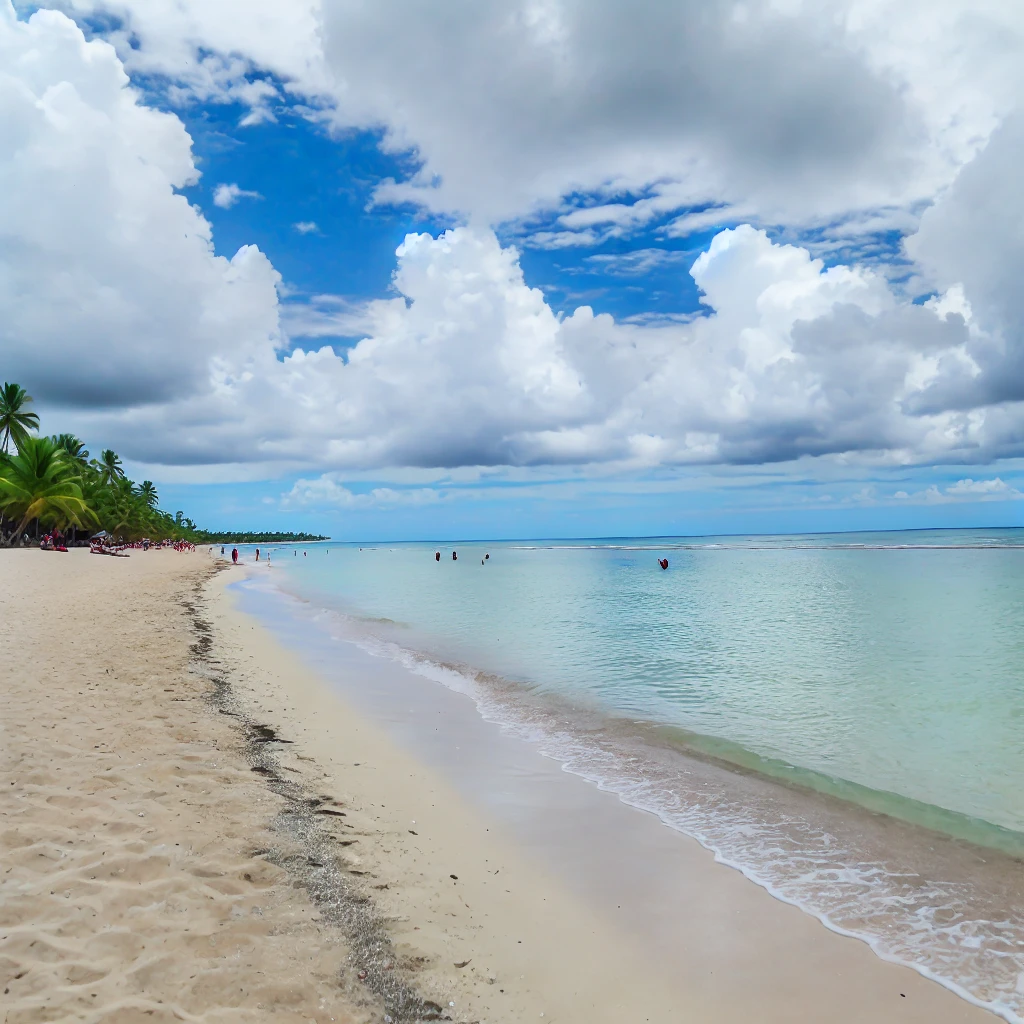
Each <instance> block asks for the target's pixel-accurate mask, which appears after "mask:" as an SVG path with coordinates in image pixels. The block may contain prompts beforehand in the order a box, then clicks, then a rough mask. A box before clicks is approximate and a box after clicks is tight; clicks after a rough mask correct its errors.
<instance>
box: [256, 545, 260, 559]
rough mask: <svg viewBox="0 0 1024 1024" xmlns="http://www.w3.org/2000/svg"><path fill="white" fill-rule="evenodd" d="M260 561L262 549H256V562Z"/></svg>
mask: <svg viewBox="0 0 1024 1024" xmlns="http://www.w3.org/2000/svg"><path fill="white" fill-rule="evenodd" d="M259 560H260V549H259V548H257V549H256V561H257V562H258V561H259Z"/></svg>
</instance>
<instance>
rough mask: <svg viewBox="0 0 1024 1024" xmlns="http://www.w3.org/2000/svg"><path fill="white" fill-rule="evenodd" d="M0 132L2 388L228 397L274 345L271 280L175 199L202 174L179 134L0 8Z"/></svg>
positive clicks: (116, 68)
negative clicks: (224, 250)
mask: <svg viewBox="0 0 1024 1024" xmlns="http://www.w3.org/2000/svg"><path fill="white" fill-rule="evenodd" d="M0 123H2V124H3V125H4V130H3V131H2V132H0V224H2V225H3V227H2V229H0V230H2V232H3V245H2V246H0V355H2V361H3V367H4V374H5V375H6V377H7V379H13V380H19V381H21V382H22V383H24V385H25V386H27V387H28V388H29V389H30V391H31V392H32V393H33V394H34V395H35V396H36V398H37V399H39V400H41V401H43V402H50V403H67V404H71V405H78V406H94V405H101V406H102V405H116V406H118V407H123V406H125V405H129V406H131V405H142V404H145V403H152V402H166V401H171V400H174V399H177V398H182V397H185V396H189V397H193V396H197V395H202V394H207V395H208V394H212V393H214V392H215V391H216V390H217V388H218V387H228V386H230V383H231V375H232V374H234V373H242V372H244V368H245V365H246V362H247V360H248V359H249V357H250V354H251V352H252V351H254V350H256V349H259V348H261V347H262V348H265V349H266V350H267V351H270V352H272V351H273V348H274V346H275V345H277V344H279V343H280V338H279V329H278V311H277V295H276V291H275V285H276V282H277V280H278V276H277V273H276V272H275V271H274V269H273V267H272V266H271V265H270V263H269V262H268V260H267V259H266V258H265V257H264V256H263V254H262V253H261V252H260V251H259V250H258V249H256V248H255V247H253V246H245V247H243V248H242V249H240V250H239V251H238V253H236V255H235V256H234V257H233V258H232V259H225V258H223V257H218V256H215V255H214V252H213V246H212V242H211V232H210V225H209V223H208V222H207V221H206V220H205V219H204V218H203V216H202V214H201V213H200V212H199V211H198V210H197V209H195V208H194V207H192V206H190V205H189V203H188V202H187V200H186V199H185V198H184V197H183V196H181V195H179V194H178V193H177V192H176V189H179V188H181V187H182V186H184V185H186V184H190V183H192V182H194V181H195V180H196V179H197V177H198V173H197V170H196V167H195V165H194V163H193V160H192V152H191V139H190V138H189V136H188V134H187V133H186V132H185V130H184V128H183V126H182V124H181V122H180V121H179V120H178V119H177V118H176V117H174V116H173V115H170V114H167V113H163V112H160V111H158V110H155V109H153V108H152V107H148V106H146V105H145V104H144V103H142V102H141V99H140V96H139V94H138V93H137V92H136V91H135V90H134V89H132V88H131V87H130V85H129V82H128V78H127V76H126V75H125V73H124V70H123V68H122V65H121V62H120V61H119V60H118V58H117V55H116V54H115V52H114V50H113V49H112V48H111V47H110V46H109V45H108V44H107V43H105V42H101V41H92V42H87V41H86V40H85V39H84V38H83V36H82V33H81V32H80V31H79V29H78V28H77V27H76V26H75V25H74V24H73V23H72V22H71V21H69V20H68V19H66V18H65V17H64V16H63V15H61V14H58V13H56V12H53V11H40V12H38V13H36V14H34V15H33V16H32V17H31V18H30V19H29V20H28V21H19V20H18V19H17V17H16V16H15V13H14V11H13V9H12V7H11V5H10V3H9V0H0ZM211 357H212V358H211ZM229 365H230V367H231V370H230V371H228V370H227V367H228V366H229Z"/></svg>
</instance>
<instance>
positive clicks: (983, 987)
mask: <svg viewBox="0 0 1024 1024" xmlns="http://www.w3.org/2000/svg"><path fill="white" fill-rule="evenodd" d="M301 607H302V606H298V605H296V606H295V608H296V609H297V610H300V612H301ZM304 614H305V617H307V618H316V619H317V620H319V624H320V625H321V626H326V627H327V628H328V630H329V632H330V634H331V635H333V636H334V637H335V638H336V639H338V640H343V641H346V642H352V643H355V644H357V645H358V646H359V647H360V648H361V649H363V650H364V651H367V652H368V653H370V654H372V655H374V656H377V657H382V658H388V659H390V660H393V661H397V662H398V663H400V664H402V665H403V666H404V667H405V668H407V669H408V670H409V671H411V672H413V673H415V674H417V675H419V676H421V677H424V678H426V679H429V680H431V681H433V682H435V683H439V684H441V685H443V686H445V687H447V688H448V689H450V690H453V691H455V692H458V693H461V694H463V695H465V696H467V697H469V698H471V699H472V700H473V701H474V702H475V704H476V707H477V709H478V711H479V713H480V714H481V715H482V716H483V718H484V719H485V720H487V721H490V722H492V723H494V724H496V725H497V726H498V727H500V728H501V729H502V730H503V731H505V732H506V733H508V734H510V735H513V736H517V737H519V738H521V739H523V740H526V741H528V742H529V743H531V744H533V745H535V746H536V747H537V748H538V749H539V751H540V752H541V753H542V754H544V755H545V756H547V757H550V758H553V759H554V760H556V761H557V762H558V763H560V764H561V765H562V766H563V768H564V769H565V770H566V771H568V772H571V773H572V774H575V775H578V776H580V777H581V778H584V779H586V780H587V781H589V782H591V783H592V784H593V785H595V786H597V787H598V788H599V789H601V790H604V791H607V792H611V793H614V794H616V795H617V796H618V797H619V799H620V800H622V801H623V802H624V803H626V804H629V805H630V806H633V807H636V808H638V809H641V810H644V811H647V812H650V813H653V814H656V815H657V816H658V817H659V818H660V819H661V820H662V821H663V822H664V823H665V824H666V825H668V826H670V827H671V828H673V829H675V830H677V831H679V832H681V833H684V834H686V835H688V836H691V837H692V838H694V839H696V840H697V841H698V842H699V843H701V844H702V845H703V846H705V847H706V848H707V849H709V850H710V851H712V852H713V853H714V855H715V858H716V859H717V860H718V861H720V862H721V863H723V864H726V865H728V866H730V867H732V868H734V869H736V870H738V871H740V872H742V873H743V874H744V875H745V876H746V877H748V878H749V879H751V880H752V881H754V882H755V883H757V884H758V885H760V886H762V887H763V888H765V889H766V890H767V891H768V892H770V893H771V894H772V895H773V896H775V897H776V898H777V899H779V900H781V901H784V902H786V903H790V904H793V905H795V906H798V907H800V908H801V909H802V910H804V911H805V912H807V913H809V914H812V915H813V916H814V917H816V918H818V919H819V920H821V921H822V922H823V923H824V924H825V925H826V926H827V927H829V928H830V929H831V930H833V931H836V932H838V933H840V934H844V935H848V936H851V937H856V938H859V939H861V940H863V941H865V942H867V943H868V944H869V945H870V946H871V948H872V949H873V950H874V951H875V952H876V954H877V955H878V956H880V957H881V958H883V959H885V960H889V961H892V962H895V963H899V964H903V965H906V966H909V967H912V968H913V969H915V970H917V971H918V972H919V973H921V974H922V975H924V976H926V977H928V978H930V979H932V980H934V981H937V982H938V983H940V984H942V985H944V986H945V987H946V988H949V989H950V990H952V991H954V992H956V993H957V994H958V995H960V996H961V997H963V998H964V999H965V1000H967V1001H969V1002H971V1003H973V1004H975V1005H977V1006H979V1007H983V1008H985V1009H988V1010H990V1011H991V1012H993V1013H995V1014H997V1015H999V1016H1001V1017H1002V1018H1003V1019H1005V1020H1006V1021H1008V1022H1011V1024H1024V1021H1022V1014H1024V984H1022V982H1021V979H1022V978H1024V900H1022V897H1021V894H1020V891H1019V878H1020V870H1021V860H1020V855H1021V853H1022V852H1024V837H1021V836H1019V835H1017V834H1016V833H1011V832H1009V830H999V829H998V828H997V826H991V825H989V824H988V823H986V822H977V821H974V820H972V819H967V818H965V817H964V816H962V815H954V814H953V813H952V812H944V811H942V809H941V808H933V807H931V806H930V805H923V804H919V805H917V806H916V807H913V806H910V804H912V803H913V802H907V801H902V802H901V800H900V798H898V797H895V796H894V795H893V794H883V793H874V792H873V791H867V790H863V787H860V789H861V791H860V792H857V793H854V792H852V791H851V790H849V789H847V791H846V792H835V791H833V790H841V789H842V787H843V786H846V787H849V784H845V783H842V782H841V780H831V781H830V780H828V779H827V778H826V777H824V776H818V777H814V773H807V772H802V771H801V769H799V768H798V767H797V766H792V765H788V766H787V765H786V764H784V763H783V762H779V763H778V764H777V765H775V764H768V763H767V762H765V760H764V759H763V758H761V759H759V758H758V755H755V754H752V753H750V752H749V751H743V750H742V748H735V747H734V748H731V749H729V745H728V744H726V743H724V741H720V740H714V739H712V738H709V737H699V736H694V735H692V734H683V733H682V731H681V730H669V729H666V728H665V727H664V726H661V725H658V724H657V723H651V722H648V721H645V720H635V719H634V720H627V719H616V718H614V717H610V716H608V715H607V714H605V713H604V712H602V711H601V710H600V709H598V708H593V707H589V706H587V705H585V704H583V703H581V702H580V701H574V702H573V703H572V704H569V703H567V702H566V701H565V700H564V699H560V698H557V697H553V696H551V695H550V694H543V693H539V692H536V691H533V690H531V689H530V688H529V687H526V686H523V685H522V684H519V683H516V682H514V681H511V680H507V679H504V678H502V677H498V676H495V675H493V674H489V673H484V672H479V671H476V670H475V669H473V668H472V667H471V666H468V665H464V664H460V663H458V662H446V661H443V660H440V659H437V658H435V657H433V656H431V655H430V654H428V653H426V652H423V651H418V650H413V649H410V648H408V647H406V646H403V645H402V643H400V642H398V641H396V640H395V639H394V638H392V637H389V636H384V635H381V634H379V633H374V632H373V631H372V630H373V625H374V623H373V622H371V621H370V620H366V619H359V618H357V617H355V616H349V615H344V614H342V613H339V612H334V611H331V612H326V611H324V610H319V611H317V612H316V613H315V615H312V616H311V615H310V614H309V611H308V610H307V611H306V612H305V613H304ZM376 622H377V623H378V624H380V625H384V626H387V625H388V623H387V621H386V620H379V619H378V620H376ZM787 775H788V777H787ZM851 799H853V800H855V801H856V802H851ZM873 802H874V805H873ZM865 804H866V805H867V806H864V805H865ZM879 812H881V813H879ZM915 815H916V816H917V817H916V818H915ZM895 816H901V817H903V818H904V819H905V820H898V817H895ZM943 816H945V817H943ZM926 825H927V826H928V827H926ZM935 828H943V829H945V830H946V832H947V836H948V837H946V838H942V839H941V840H939V833H937V832H936V831H934V829H935ZM969 839H970V840H971V841H968V840H969ZM986 839H987V840H988V841H989V845H990V846H991V847H993V848H992V849H985V850H981V849H980V848H979V847H978V846H977V845H975V842H977V841H985V840H986ZM937 840H939V841H937Z"/></svg>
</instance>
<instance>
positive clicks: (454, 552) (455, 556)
mask: <svg viewBox="0 0 1024 1024" xmlns="http://www.w3.org/2000/svg"><path fill="white" fill-rule="evenodd" d="M458 560H459V553H458V551H453V552H452V561H453V562H457V561H458Z"/></svg>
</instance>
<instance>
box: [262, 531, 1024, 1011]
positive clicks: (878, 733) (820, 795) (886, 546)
mask: <svg viewBox="0 0 1024 1024" xmlns="http://www.w3.org/2000/svg"><path fill="white" fill-rule="evenodd" d="M1022 533H1024V531H977V532H967V531H945V532H939V531H928V532H921V533H900V534H888V535H884V534H872V535H867V534H865V535H846V536H836V535H832V536H825V537H801V538H719V539H704V540H699V541H692V542H686V541H679V540H662V541H658V540H655V541H650V540H643V541H630V540H620V541H609V542H606V543H594V542H586V543H580V544H576V545H574V544H566V543H564V542H558V543H557V544H550V545H546V544H543V543H531V544H528V545H527V544H500V545H499V544H490V545H476V544H473V545H461V546H459V548H458V550H459V559H458V561H456V562H452V560H451V557H450V552H451V548H450V547H446V548H443V549H440V550H441V552H442V561H441V562H440V563H437V562H435V561H434V557H433V556H434V551H435V550H437V549H435V548H434V547H428V546H426V545H386V546H383V545H381V546H376V547H373V546H365V545H364V547H363V549H362V550H360V549H359V546H358V545H355V546H353V545H334V544H332V545H310V546H309V547H307V548H305V549H301V548H300V549H298V554H295V553H293V552H292V551H291V550H290V549H288V548H283V547H282V548H278V549H273V560H274V570H275V571H274V573H273V576H272V578H273V579H274V580H275V582H276V583H277V584H278V585H279V586H282V587H283V588H284V589H286V590H288V591H291V592H293V593H295V594H298V595H300V596H302V597H304V598H306V599H307V600H310V601H312V602H313V606H314V607H316V608H321V609H324V610H328V611H330V613H331V614H330V615H329V616H328V618H327V619H325V620H324V622H323V623H321V624H322V625H326V628H328V629H329V630H333V631H335V632H337V633H339V635H340V634H344V635H345V636H346V637H350V638H355V639H357V640H358V641H359V642H360V643H362V644H363V645H364V646H367V647H368V648H369V649H372V650H374V652H375V653H378V654H381V655H382V656H386V657H391V658H397V659H399V660H404V661H406V662H407V663H408V664H409V665H410V666H411V667H413V668H414V669H415V670H417V671H419V672H420V673H421V674H422V675H426V676H429V677H432V678H434V679H436V680H438V681H442V682H445V683H446V684H447V685H450V686H454V687H456V688H463V689H465V690H467V692H470V693H471V694H472V696H473V697H474V699H476V700H477V703H478V706H479V707H480V708H481V711H482V712H483V713H484V714H485V715H487V716H488V717H490V718H492V719H494V720H497V721H500V722H501V723H502V724H503V725H504V726H505V727H506V728H507V729H511V730H518V731H519V732H520V733H521V734H524V735H529V736H530V737H531V738H532V739H533V741H534V742H537V743H538V744H539V745H540V746H541V747H542V749H544V751H545V752H546V753H548V754H551V755H552V756H555V757H557V758H558V759H559V760H561V761H562V762H563V763H564V764H566V765H567V767H569V768H570V770H572V771H574V772H576V773H577V774H580V775H583V776H584V777H586V778H589V779H591V780H592V781H594V782H595V783H597V784H599V785H601V786H603V787H605V788H608V789H611V790H613V791H615V792H617V793H619V795H620V796H621V797H622V798H623V799H625V800H627V801H628V802H631V803H635V804H637V805H638V806H642V807H644V808H645V809H648V810H652V811H655V812H656V813H658V814H659V815H660V816H661V817H662V818H663V820H665V821H666V822H667V823H669V824H671V825H673V826H674V827H676V828H678V829H680V830H681V831H684V832H687V833H689V834H691V835H694V836H696V837H697V838H699V839H700V840H701V841H702V842H704V843H705V845H708V846H709V847H711V848H712V849H714V850H715V851H716V852H717V853H718V854H719V856H720V857H721V858H722V859H724V860H726V861H728V862H729V863H731V864H734V865H735V866H737V867H739V868H740V869H741V870H743V871H744V872H745V873H747V874H748V875H750V877H752V878H754V879H755V880H757V881H758V882H760V883H761V884H764V885H766V886H767V887H768V888H770V889H771V890H772V891H773V892H775V893H776V894H777V895H779V896H780V897H782V898H784V899H787V900H790V901H792V902H796V903H799V904H800V905H801V906H804V907H805V908H806V909H808V910H809V911H811V912H813V913H815V914H817V915H819V916H821V917H822V918H823V919H826V920H827V921H828V922H829V923H830V924H831V925H832V926H833V927H836V928H838V929H840V930H844V931H849V932H851V933H854V934H858V935H860V936H862V937H864V938H866V939H867V940H868V941H871V942H872V944H873V945H874V946H875V948H876V949H877V950H878V951H879V952H880V953H881V954H882V955H885V956H888V957H891V958H894V959H899V960H901V961H903V962H907V963H912V964H913V965H914V966H916V967H917V968H918V969H920V970H922V971H924V972H925V973H928V974H931V975H933V976H935V977H937V978H939V979H941V980H943V981H944V982H945V983H946V984H949V985H950V986H952V987H955V988H957V989H958V990H960V991H961V992H962V993H963V994H965V995H970V996H972V997H973V998H974V999H976V1000H977V1001H980V1002H982V1003H985V1004H986V1005H989V1006H991V1007H992V1008H994V1009H996V1010H997V1011H999V1012H1002V1013H1003V1015H1004V1016H1007V1017H1008V1018H1009V1019H1019V1015H1020V1013H1021V1012H1022V1009H1024V901H1022V898H1021V895H1020V888H1021V887H1020V882H1021V878H1022V873H1021V864H1020V861H1019V860H1018V859H1017V857H1018V856H1019V855H1020V853H1021V852H1022V851H1024V835H1022V833H1024V785H1022V783H1024V659H1022V658H1021V654H1022V653H1024V652H1022V645H1024V546H1022ZM303 550H305V551H307V552H308V554H307V555H303V554H302V551H303ZM485 553H489V554H490V558H489V559H488V560H487V563H486V564H485V565H481V559H482V558H483V556H484V554H485ZM659 556H661V557H668V558H669V560H670V567H669V569H668V570H667V571H662V570H661V569H660V568H659V567H658V564H657V562H656V558H657V557H659ZM280 570H284V571H280ZM766 779H767V780H782V781H783V782H784V783H785V784H784V785H779V784H778V782H777V781H776V782H771V781H766ZM836 797H841V798H842V800H841V801H840V800H837V799H836ZM844 801H849V802H852V806H851V804H850V803H845V802H844ZM879 811H881V812H883V814H884V815H885V817H880V816H879V815H878V814H877V812H879ZM873 812H874V813H873ZM894 819H895V820H894ZM920 826H924V827H923V828H922V827H920ZM945 837H953V838H952V839H947V838H945ZM965 840H966V842H965ZM979 846H981V847H986V848H987V849H983V850H981V851H979ZM990 851H1001V852H1000V853H996V852H990Z"/></svg>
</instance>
